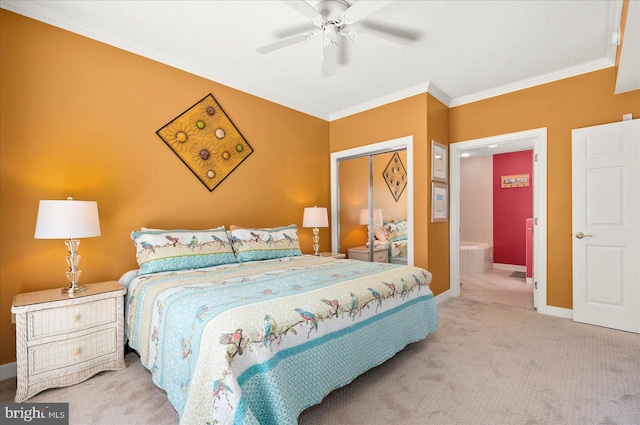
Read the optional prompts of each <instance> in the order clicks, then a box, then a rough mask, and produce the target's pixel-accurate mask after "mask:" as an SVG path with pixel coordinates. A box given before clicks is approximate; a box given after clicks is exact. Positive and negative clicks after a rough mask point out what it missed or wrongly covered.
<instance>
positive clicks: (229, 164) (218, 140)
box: [156, 94, 253, 192]
mask: <svg viewBox="0 0 640 425" xmlns="http://www.w3.org/2000/svg"><path fill="white" fill-rule="evenodd" d="M156 134H157V135H158V136H159V137H160V138H161V139H162V140H163V141H164V142H165V143H166V144H167V146H169V148H171V150H172V151H173V152H174V153H175V154H176V155H177V156H178V158H180V159H181V160H182V162H184V164H185V165H186V166H187V167H189V169H190V170H191V172H192V173H193V174H195V176H196V177H197V178H198V179H199V180H200V181H201V182H202V184H204V185H205V186H206V187H207V189H209V191H210V192H211V191H213V189H215V188H216V186H218V185H219V184H220V183H222V181H223V180H224V179H225V178H226V177H227V176H228V175H229V174H231V172H232V171H233V170H235V169H236V168H237V167H238V166H239V165H240V164H241V163H242V162H243V161H244V160H245V159H247V157H248V156H249V155H251V153H252V152H253V149H252V148H251V146H250V145H249V143H248V142H247V141H246V140H245V139H244V137H242V134H240V132H239V131H238V129H237V128H236V127H235V125H233V123H232V122H231V120H230V119H229V117H228V116H227V114H225V113H224V111H223V110H222V108H221V107H220V105H219V104H218V102H216V100H215V99H214V98H213V96H212V95H211V94H209V95H207V96H205V97H204V98H203V99H202V100H201V101H199V102H198V103H196V104H195V105H193V106H192V107H191V108H189V109H187V110H186V111H184V112H183V113H182V114H181V115H179V116H178V117H176V118H175V119H174V120H173V121H171V122H169V123H168V124H167V125H165V126H164V127H162V128H161V129H160V130H158V131H156Z"/></svg>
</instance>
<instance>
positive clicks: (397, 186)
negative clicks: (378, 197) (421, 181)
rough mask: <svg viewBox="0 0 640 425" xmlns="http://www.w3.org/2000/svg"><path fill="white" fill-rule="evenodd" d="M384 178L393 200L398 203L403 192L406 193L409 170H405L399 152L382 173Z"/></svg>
mask: <svg viewBox="0 0 640 425" xmlns="http://www.w3.org/2000/svg"><path fill="white" fill-rule="evenodd" d="M382 177H384V181H385V182H387V186H389V190H390V191H391V195H392V196H393V199H395V200H396V202H398V199H400V196H401V195H402V192H404V188H405V187H407V170H405V168H404V164H402V159H401V158H400V155H398V152H396V153H395V154H394V155H393V156H392V157H391V160H390V161H389V164H388V165H387V168H385V169H384V171H383V172H382Z"/></svg>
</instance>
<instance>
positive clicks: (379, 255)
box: [349, 246, 389, 263]
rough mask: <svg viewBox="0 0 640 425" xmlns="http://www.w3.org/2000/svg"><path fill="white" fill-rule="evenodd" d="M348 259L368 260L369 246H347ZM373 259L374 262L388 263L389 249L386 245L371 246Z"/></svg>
mask: <svg viewBox="0 0 640 425" xmlns="http://www.w3.org/2000/svg"><path fill="white" fill-rule="evenodd" d="M349 259H351V260H360V261H369V248H368V247H366V246H359V247H356V248H349ZM373 261H374V262H376V263H388V262H389V249H388V248H386V247H374V248H373Z"/></svg>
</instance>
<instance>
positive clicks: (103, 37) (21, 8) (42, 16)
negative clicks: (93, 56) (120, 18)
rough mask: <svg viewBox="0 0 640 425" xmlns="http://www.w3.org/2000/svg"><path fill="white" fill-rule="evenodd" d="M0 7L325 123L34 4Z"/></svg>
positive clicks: (291, 104) (10, 1)
mask: <svg viewBox="0 0 640 425" xmlns="http://www.w3.org/2000/svg"><path fill="white" fill-rule="evenodd" d="M0 8H2V9H6V10H9V11H11V12H14V13H17V14H19V15H23V16H26V17H28V18H31V19H35V20H36V21H40V22H44V23H46V24H50V25H53V26H55V27H57V28H62V29H64V30H67V31H70V32H73V33H75V34H79V35H82V36H85V37H87V38H90V39H92V40H96V41H99V42H102V43H105V44H108V45H110V46H113V47H116V48H119V49H121V50H125V51H127V52H130V53H133V54H136V55H138V56H142V57H145V58H147V59H151V60H153V61H156V62H160V63H162V64H165V65H168V66H170V67H172V68H176V69H180V70H182V71H185V72H188V73H190V74H193V75H197V76H199V77H202V78H206V79H208V80H211V81H215V82H216V83H219V84H223V85H225V86H228V87H231V88H234V89H236V90H240V91H242V92H244V93H248V94H251V95H254V96H257V97H259V98H262V99H265V100H268V101H270V102H274V103H277V104H278V105H281V106H285V107H288V108H290V109H293V110H296V111H299V112H302V113H305V114H307V115H311V116H314V117H316V118H320V119H323V120H325V121H327V120H329V113H327V112H325V111H321V110H318V109H316V108H313V107H311V106H309V105H306V104H302V103H300V102H295V101H293V100H291V99H289V98H286V97H283V96H279V95H277V94H275V93H273V92H271V91H269V90H265V89H264V88H260V87H255V86H252V85H250V84H247V83H244V82H240V81H237V80H235V79H234V78H231V77H229V76H226V75H223V74H216V73H214V72H211V70H203V69H198V68H196V67H192V66H189V65H188V64H185V62H184V61H181V60H179V59H177V58H175V57H173V56H171V55H169V54H167V53H164V52H159V51H157V50H154V49H152V48H150V47H149V46H146V45H144V44H141V43H135V42H132V41H131V40H129V39H126V38H124V37H118V36H116V35H114V34H110V33H107V32H105V31H103V30H101V29H99V28H95V27H93V26H91V25H87V24H85V23H82V22H79V21H76V20H74V19H71V18H69V17H66V16H62V15H59V14H57V13H54V12H51V11H49V10H47V9H43V8H41V7H39V6H37V4H36V3H35V2H21V1H15V0H1V1H0Z"/></svg>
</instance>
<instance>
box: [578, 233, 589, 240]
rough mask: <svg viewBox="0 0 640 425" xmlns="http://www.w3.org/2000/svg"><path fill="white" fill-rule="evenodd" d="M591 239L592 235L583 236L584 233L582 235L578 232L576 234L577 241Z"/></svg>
mask: <svg viewBox="0 0 640 425" xmlns="http://www.w3.org/2000/svg"><path fill="white" fill-rule="evenodd" d="M592 237H593V235H585V234H584V233H582V232H578V233H576V238H578V239H582V238H592Z"/></svg>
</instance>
